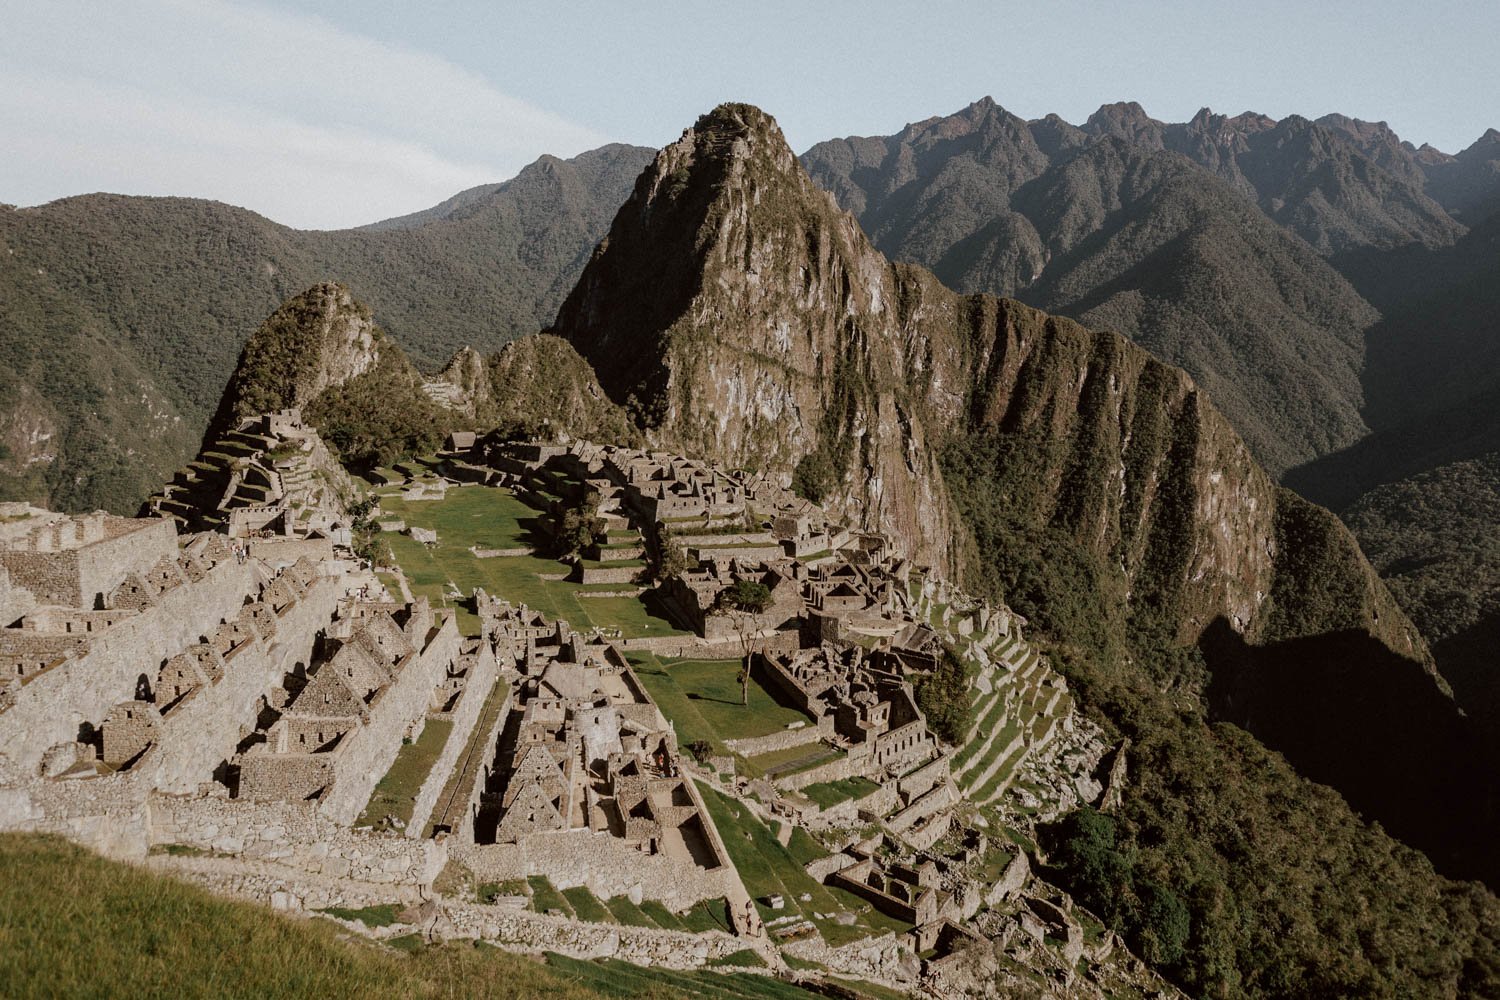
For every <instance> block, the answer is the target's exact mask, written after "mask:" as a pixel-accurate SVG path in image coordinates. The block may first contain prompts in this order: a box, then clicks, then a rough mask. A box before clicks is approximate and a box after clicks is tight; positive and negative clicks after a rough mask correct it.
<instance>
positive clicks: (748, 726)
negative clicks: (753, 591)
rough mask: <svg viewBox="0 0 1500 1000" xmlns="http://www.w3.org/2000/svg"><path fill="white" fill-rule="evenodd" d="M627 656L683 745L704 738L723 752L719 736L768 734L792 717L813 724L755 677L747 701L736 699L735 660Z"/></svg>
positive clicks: (738, 687) (737, 667)
mask: <svg viewBox="0 0 1500 1000" xmlns="http://www.w3.org/2000/svg"><path fill="white" fill-rule="evenodd" d="M630 660H631V663H633V664H634V665H635V668H636V670H635V672H636V676H638V677H640V679H641V683H642V684H644V685H645V686H646V690H647V691H648V692H649V693H650V694H651V698H652V700H653V701H655V702H656V705H657V707H658V708H660V709H661V711H662V714H663V715H665V716H666V717H667V718H668V719H669V720H671V721H672V722H673V723H675V724H676V726H677V741H678V743H680V744H681V745H683V746H687V745H688V744H689V743H692V742H694V741H695V740H707V741H708V742H709V743H710V744H711V745H712V746H713V747H714V749H715V751H716V752H719V753H723V752H724V742H723V741H724V740H733V739H744V738H746V737H753V736H769V735H770V734H771V733H775V732H780V731H781V730H783V729H785V728H786V727H787V724H788V723H792V722H805V723H808V724H809V725H811V724H812V720H811V719H810V718H808V716H807V714H806V713H804V712H802V711H799V710H798V709H796V708H793V707H791V706H790V705H786V704H783V703H782V702H781V701H779V700H778V699H777V698H776V697H775V696H774V695H773V694H772V693H771V692H770V691H768V690H766V688H764V687H762V686H761V684H760V682H759V681H757V680H755V679H754V678H751V680H750V704H749V705H748V706H746V705H743V704H741V690H740V682H739V680H738V679H737V678H738V677H739V672H740V661H739V660H671V659H668V660H662V659H658V658H657V657H656V656H653V655H652V654H649V653H645V654H636V653H632V654H630Z"/></svg>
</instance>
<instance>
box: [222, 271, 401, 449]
mask: <svg viewBox="0 0 1500 1000" xmlns="http://www.w3.org/2000/svg"><path fill="white" fill-rule="evenodd" d="M384 340H385V338H384V336H383V335H382V334H381V333H380V332H379V331H378V330H377V328H376V326H375V321H374V319H373V318H372V317H371V315H370V310H369V309H367V308H366V307H365V306H364V305H362V304H361V303H359V302H356V301H355V299H354V296H353V294H351V293H350V291H349V289H348V288H346V287H344V286H343V285H339V284H334V283H332V282H324V283H322V284H318V285H314V286H313V287H312V288H309V289H308V290H307V291H305V292H303V293H302V294H301V295H298V296H296V297H295V298H293V299H290V300H288V301H287V302H286V303H285V304H284V305H283V306H282V307H281V308H280V309H277V310H276V311H275V312H274V313H272V314H271V315H270V317H269V318H268V319H267V320H266V321H265V322H264V323H262V324H261V326H260V329H258V330H256V331H255V333H253V334H251V336H250V339H249V340H248V341H247V342H246V343H245V349H244V350H243V351H242V352H241V353H240V360H239V364H238V365H237V366H236V367H235V371H234V374H233V375H232V376H231V377H230V379H229V385H228V387H227V388H226V389H225V392H224V397H223V399H222V400H221V401H220V402H219V411H218V413H217V414H216V415H215V416H214V420H213V423H212V424H211V425H210V427H209V435H210V436H211V437H217V435H218V434H220V433H222V432H223V431H224V430H225V429H227V428H228V425H230V424H232V423H237V422H239V421H241V420H244V419H246V418H248V417H253V416H255V415H256V414H260V413H271V412H274V411H276V410H284V409H286V408H288V407H292V406H296V407H303V406H306V405H308V404H309V403H311V402H312V401H313V400H315V399H316V398H317V397H318V396H319V395H321V394H322V393H323V392H324V390H326V389H329V388H331V387H334V386H340V385H343V384H345V383H346V382H349V381H350V380H352V379H354V378H355V377H357V376H359V375H363V374H365V373H366V372H369V371H373V370H374V369H375V368H376V367H377V366H378V365H379V364H380V360H381V355H382V352H383V351H385V350H387V349H388V345H386V344H385V342H384ZM403 360H404V359H403Z"/></svg>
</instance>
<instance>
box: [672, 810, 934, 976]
mask: <svg viewBox="0 0 1500 1000" xmlns="http://www.w3.org/2000/svg"><path fill="white" fill-rule="evenodd" d="M699 791H701V792H702V794H703V801H704V804H705V805H707V806H708V812H709V816H710V817H712V819H713V821H714V825H715V826H716V827H718V830H719V836H720V837H721V838H722V839H723V841H724V846H725V847H726V848H727V849H728V851H729V855H730V857H731V858H732V859H733V860H734V865H735V867H736V868H737V869H738V870H739V873H740V878H741V880H743V881H744V883H745V889H746V890H747V891H748V892H749V893H750V895H751V897H753V898H754V899H755V901H756V906H757V907H759V909H760V914H761V917H762V919H764V920H768V921H769V920H775V919H776V918H778V917H784V916H786V915H788V914H796V913H798V912H800V913H801V914H802V916H803V917H805V918H806V919H808V920H810V921H811V922H812V923H813V925H814V926H816V927H817V928H818V931H819V933H821V934H822V935H823V939H824V940H825V941H827V942H828V943H829V944H830V945H832V946H834V947H838V946H839V945H842V944H847V943H848V942H850V941H855V940H858V939H860V938H864V937H870V936H873V935H876V934H883V933H885V932H886V931H895V932H896V933H904V932H906V931H909V930H911V925H910V924H905V923H902V922H901V921H899V920H894V919H892V918H890V917H887V916H886V915H885V914H883V913H881V912H879V911H878V910H876V909H875V908H874V907H873V906H871V905H870V904H869V903H867V902H865V901H864V900H862V899H860V898H859V897H858V896H855V895H854V894H852V893H849V892H845V891H844V890H842V889H836V888H832V887H830V886H825V885H822V884H820V883H818V882H817V881H815V880H814V879H813V878H812V876H810V875H808V874H807V871H806V869H805V867H804V866H805V865H806V864H807V862H808V861H812V860H815V859H816V858H818V857H823V856H825V855H826V854H827V852H826V851H824V850H822V849H821V848H818V847H817V846H816V844H815V843H814V842H813V841H812V838H811V837H807V836H806V835H805V834H804V836H803V837H802V839H801V840H800V841H799V840H798V838H797V837H796V836H793V838H792V839H791V841H790V844H789V846H786V847H783V846H782V845H781V843H780V842H779V841H777V839H776V835H775V834H774V833H773V832H772V831H771V830H770V828H768V827H767V826H766V825H765V824H764V823H762V822H761V821H760V820H759V819H757V818H756V817H755V815H754V814H753V813H751V812H750V809H749V807H747V806H745V805H744V804H743V803H739V802H736V801H734V800H733V799H730V798H728V797H727V796H725V795H723V794H721V793H720V792H719V791H718V790H717V789H714V788H712V787H709V786H706V785H702V784H700V785H699ZM774 894H779V895H781V896H782V897H783V898H784V899H785V900H786V909H784V910H773V909H771V908H770V907H769V906H767V905H765V902H764V901H765V898H766V897H767V896H771V895H774ZM804 894H806V895H807V896H809V897H810V899H809V900H808V901H807V902H803V901H802V899H801V897H802V896H803V895H804ZM841 912H847V913H852V914H854V917H855V922H854V923H853V924H850V925H844V924H840V923H839V922H838V921H837V920H836V919H832V918H834V917H836V916H837V915H838V914H839V913H841ZM820 913H821V914H823V916H822V917H819V916H817V915H818V914H820Z"/></svg>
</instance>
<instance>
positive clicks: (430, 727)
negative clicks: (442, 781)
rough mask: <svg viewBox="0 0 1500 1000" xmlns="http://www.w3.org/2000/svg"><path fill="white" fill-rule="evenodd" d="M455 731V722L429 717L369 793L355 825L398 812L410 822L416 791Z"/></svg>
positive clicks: (398, 815)
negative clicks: (418, 733) (412, 740)
mask: <svg viewBox="0 0 1500 1000" xmlns="http://www.w3.org/2000/svg"><path fill="white" fill-rule="evenodd" d="M452 732H453V723H452V722H450V721H448V720H447V719H429V720H427V725H426V726H424V727H423V728H422V735H421V736H418V737H417V739H416V742H414V743H408V744H406V745H405V746H403V747H402V748H401V750H400V752H399V753H397V754H396V759H395V760H394V761H393V762H392V763H391V769H390V770H389V771H387V772H386V773H385V777H383V778H381V779H380V781H379V782H377V783H376V785H375V790H374V791H373V792H371V793H370V801H369V803H368V804H366V805H365V810H364V812H363V813H361V814H360V817H359V819H358V820H357V821H356V824H355V825H363V824H366V823H379V822H380V821H381V820H383V819H385V817H386V816H395V817H396V818H397V819H399V820H400V821H401V822H402V823H410V822H411V811H412V808H413V807H414V806H415V805H416V801H415V800H416V797H417V793H418V792H419V791H421V790H422V782H424V781H426V780H427V776H428V775H429V774H431V773H432V765H434V764H436V763H437V759H438V757H439V756H441V755H442V752H443V747H444V746H445V745H446V744H447V742H448V736H449V734H451V733H452Z"/></svg>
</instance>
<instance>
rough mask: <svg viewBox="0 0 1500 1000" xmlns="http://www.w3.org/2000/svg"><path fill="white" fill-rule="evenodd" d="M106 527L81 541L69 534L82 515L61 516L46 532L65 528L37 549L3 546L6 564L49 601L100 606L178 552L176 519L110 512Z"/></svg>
mask: <svg viewBox="0 0 1500 1000" xmlns="http://www.w3.org/2000/svg"><path fill="white" fill-rule="evenodd" d="M101 524H102V525H103V526H104V527H103V528H102V533H97V537H96V533H90V537H91V538H94V539H95V540H92V541H88V542H86V543H85V544H83V545H81V546H77V547H66V546H69V545H76V542H73V541H70V540H69V539H68V536H69V533H70V532H71V531H73V530H74V529H75V528H76V529H78V530H80V531H81V530H82V529H81V528H79V522H78V521H77V520H74V521H71V522H67V521H65V522H61V523H60V524H59V525H54V526H52V527H51V528H44V529H42V530H43V532H44V533H45V532H47V531H49V530H50V531H52V532H53V533H54V534H56V533H57V532H61V535H62V540H61V541H60V542H59V541H58V540H57V539H55V538H54V539H52V541H51V542H47V543H42V544H40V545H39V546H38V548H36V549H32V548H29V547H28V548H25V549H22V548H15V549H6V550H0V565H3V566H5V568H6V569H8V570H9V571H10V575H11V579H12V582H13V584H14V585H15V586H19V587H25V588H26V589H27V590H30V591H31V592H32V593H33V594H35V595H36V597H37V599H38V600H39V601H41V602H42V603H45V604H61V605H64V606H66V607H72V608H92V607H95V606H96V605H97V604H98V603H99V601H100V600H101V599H102V598H103V597H104V595H106V594H109V593H111V592H112V591H113V590H114V589H115V588H116V587H118V586H119V585H120V584H121V583H122V582H123V581H124V580H125V578H126V577H127V576H129V575H130V574H131V573H145V572H146V571H147V570H149V569H150V568H151V567H152V566H155V565H156V564H157V563H159V562H161V561H162V560H163V559H175V558H176V557H177V530H176V529H175V528H174V527H173V525H172V522H171V521H165V520H161V521H158V520H151V519H146V520H130V519H126V518H110V517H106V518H104V519H103V520H102V522H101Z"/></svg>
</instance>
